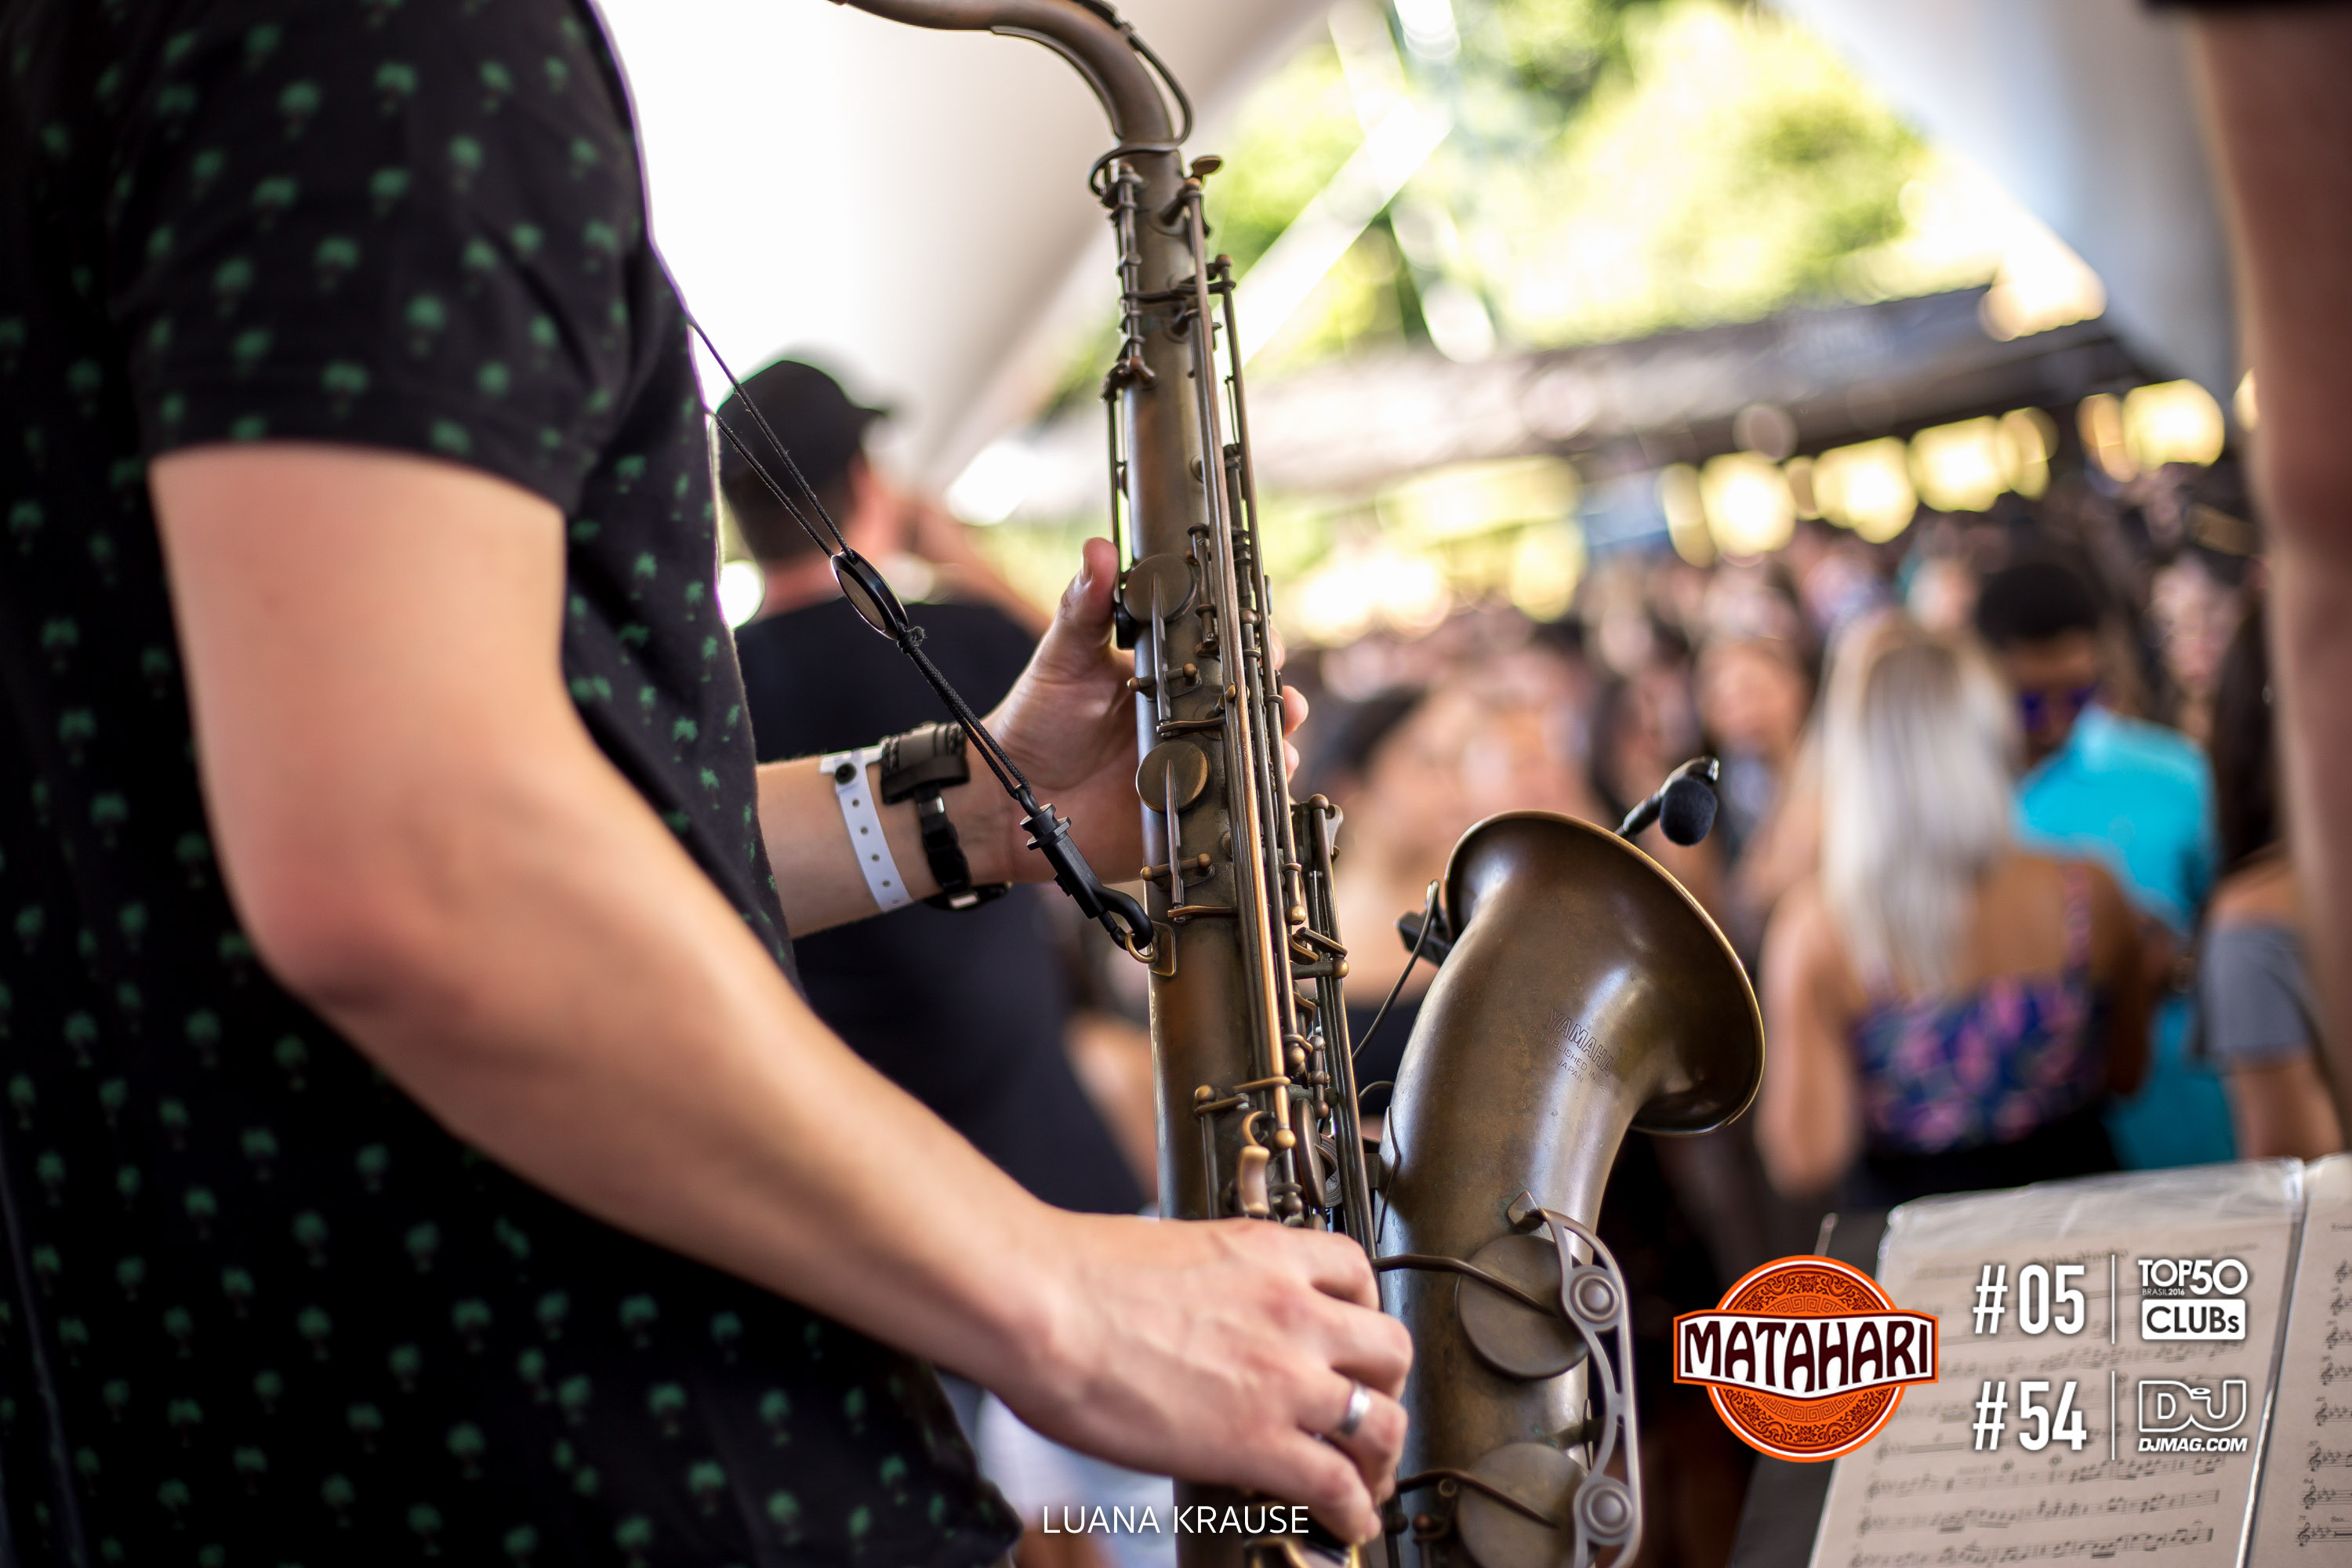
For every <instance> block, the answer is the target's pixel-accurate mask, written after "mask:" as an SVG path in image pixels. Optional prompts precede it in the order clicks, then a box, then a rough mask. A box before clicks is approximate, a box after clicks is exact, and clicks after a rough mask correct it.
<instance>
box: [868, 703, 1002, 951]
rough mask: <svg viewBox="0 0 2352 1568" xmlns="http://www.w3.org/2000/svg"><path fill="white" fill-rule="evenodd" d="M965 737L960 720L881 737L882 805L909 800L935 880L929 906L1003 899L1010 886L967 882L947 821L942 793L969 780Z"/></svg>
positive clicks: (963, 906)
mask: <svg viewBox="0 0 2352 1568" xmlns="http://www.w3.org/2000/svg"><path fill="white" fill-rule="evenodd" d="M965 739H966V737H965V735H964V730H963V726H962V725H961V724H925V725H923V726H921V727H920V728H919V729H914V730H909V731H907V732H906V733H905V734H903V735H893V736H891V737H890V738H889V739H888V740H887V741H884V742H882V774H881V784H882V788H881V795H882V804H883V805H898V803H899V802H900V801H902V800H911V801H913V802H914V803H915V821H916V823H917V825H918V826H919V827H920V828H921V829H922V835H923V857H924V858H925V859H926V860H928V861H929V862H930V868H931V877H932V879H934V880H936V881H937V882H938V883H939V885H940V890H939V891H938V892H936V893H934V894H932V895H931V896H930V897H929V898H928V899H925V900H923V901H924V902H925V903H927V904H929V905H930V906H931V907H932V908H934V909H940V910H970V909H977V908H979V907H980V906H981V905H982V904H984V903H987V902H989V901H990V900H994V899H1001V898H1003V896H1004V895H1005V893H1006V892H1007V891H1009V890H1010V889H1011V887H1012V884H1011V883H1009V882H994V883H990V884H987V885H985V886H981V887H974V886H973V885H972V880H971V862H970V861H969V860H967V859H966V858H964V852H963V842H962V840H961V838H959V837H957V835H956V830H955V824H954V823H952V822H950V821H949V820H948V803H947V795H946V792H947V791H948V790H950V789H951V788H953V787H954V786H956V785H957V784H968V783H970V782H971V759H969V758H968V757H966V756H965V755H964V743H965Z"/></svg>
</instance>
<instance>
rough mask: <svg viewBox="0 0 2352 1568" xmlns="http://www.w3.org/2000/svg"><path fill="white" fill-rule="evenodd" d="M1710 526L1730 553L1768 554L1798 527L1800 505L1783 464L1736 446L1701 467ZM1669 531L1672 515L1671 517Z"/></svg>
mask: <svg viewBox="0 0 2352 1568" xmlns="http://www.w3.org/2000/svg"><path fill="white" fill-rule="evenodd" d="M1698 490H1699V505H1700V507H1701V509H1702V510H1704V511H1705V513H1706V527H1707V531H1708V533H1710V534H1711V535H1712V536H1713V537H1714V540H1715V546H1716V548H1717V550H1719V551H1721V552H1723V553H1724V554H1726V555H1750V556H1753V555H1765V554H1769V553H1770V552H1773V551H1775V550H1778V549H1780V547H1781V546H1782V545H1784V544H1786V543H1788V542H1789V537H1790V534H1792V533H1793V532H1795V531H1796V527H1797V507H1796V502H1795V500H1794V499H1793V498H1791V497H1790V494H1789V480H1788V477H1787V476H1786V475H1784V474H1782V473H1781V472H1780V465H1779V464H1778V463H1775V462H1774V461H1773V460H1772V459H1771V458H1768V457H1765V456H1764V455H1763V454H1762V453H1760V452H1730V453H1727V454H1725V455H1724V456H1722V457H1720V458H1713V459H1711V460H1710V461H1709V462H1708V463H1707V465H1706V468H1702V469H1700V470H1699V476H1698ZM1667 521H1668V526H1669V532H1671V531H1672V522H1673V520H1672V518H1669V519H1668V520H1667Z"/></svg>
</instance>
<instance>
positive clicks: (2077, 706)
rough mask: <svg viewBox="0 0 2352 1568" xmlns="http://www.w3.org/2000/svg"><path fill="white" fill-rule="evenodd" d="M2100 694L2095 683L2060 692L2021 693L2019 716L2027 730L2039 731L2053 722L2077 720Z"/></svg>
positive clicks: (2018, 708) (2019, 696)
mask: <svg viewBox="0 0 2352 1568" xmlns="http://www.w3.org/2000/svg"><path fill="white" fill-rule="evenodd" d="M2098 694H2099V688H2098V684H2097V683H2096V682H2093V683H2092V684H2091V685H2088V686H2075V687H2070V688H2068V689H2066V690H2063V691H2058V692H2050V691H2021V692H2019V693H2018V694H2017V710H2018V716H2019V717H2020V718H2021V719H2023V720H2024V721H2025V727H2026V729H2027V730H2029V731H2032V730H2039V729H2041V728H2042V726H2044V725H2046V724H2048V723H2050V722H2051V721H2053V720H2073V719H2074V718H2076V717H2077V716H2079V715H2080V714H2081V713H2082V711H2083V710H2084V709H2085V708H2087V707H2089V706H2090V705H2091V700H2092V699H2093V698H2095V697H2096V696H2097V695H2098Z"/></svg>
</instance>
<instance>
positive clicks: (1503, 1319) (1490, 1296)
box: [1454, 1236, 1585, 1383]
mask: <svg viewBox="0 0 2352 1568" xmlns="http://www.w3.org/2000/svg"><path fill="white" fill-rule="evenodd" d="M1470 1266H1471V1267H1472V1268H1476V1269H1479V1270H1481V1271H1482V1272H1485V1273H1487V1274H1491V1275H1493V1276H1494V1277H1495V1278H1496V1279H1501V1280H1503V1281H1505V1282H1506V1283H1507V1284H1511V1285H1516V1286H1517V1287H1518V1288H1519V1289H1522V1290H1524V1291H1526V1292H1527V1293H1528V1295H1530V1296H1533V1297H1535V1298H1537V1299H1538V1300H1543V1301H1557V1300H1559V1284H1560V1280H1559V1248H1557V1247H1554V1246H1553V1245H1552V1243H1551V1241H1550V1240H1549V1238H1548V1237H1536V1236H1504V1237H1496V1239H1494V1240H1493V1241H1490V1242H1488V1243H1487V1244H1486V1246H1484V1247H1480V1248H1479V1249H1478V1250H1477V1251H1476V1252H1475V1253H1474V1254H1472V1255H1471V1258H1470ZM1578 1282H1579V1283H1581V1281H1578ZM1454 1315H1455V1317H1456V1318H1457V1319H1459V1320H1460V1321H1461V1324H1462V1334H1463V1337H1464V1338H1465V1339H1466V1340H1468V1341H1469V1342H1470V1348H1471V1349H1472V1350H1474V1351H1475V1352H1477V1353H1478V1359H1479V1360H1480V1361H1483V1362H1485V1363H1486V1364H1487V1365H1488V1366H1490V1367H1492V1368H1494V1369H1495V1370H1496V1372H1498V1373H1502V1374H1503V1375H1504V1376H1505V1377H1512V1378H1517V1379H1520V1380H1522V1381H1524V1382H1528V1383H1533V1382H1537V1381H1539V1380H1541V1379H1543V1378H1548V1377H1557V1376H1559V1374H1560V1373H1564V1372H1566V1371H1568V1370H1569V1369H1570V1367H1573V1366H1575V1365H1576V1364H1577V1363H1580V1362H1581V1361H1582V1360H1583V1359H1584V1354H1585V1348H1584V1336H1583V1335H1582V1334H1580V1333H1579V1332H1578V1331H1577V1329H1576V1325H1575V1324H1573V1323H1571V1322H1570V1321H1568V1320H1567V1318H1566V1317H1564V1316H1563V1315H1562V1314H1561V1313H1559V1311H1557V1310H1554V1311H1550V1312H1538V1311H1536V1310H1534V1309H1533V1308H1531V1307H1529V1306H1528V1305H1527V1304H1526V1303H1525V1302H1523V1301H1517V1300H1513V1299H1511V1298H1510V1297H1508V1296H1506V1295H1504V1294H1503V1293H1502V1292H1501V1291H1499V1290H1496V1289H1490V1288H1488V1287H1487V1286H1485V1285H1482V1284H1480V1283H1479V1282H1478V1281H1477V1280H1475V1279H1466V1278H1465V1279H1457V1280H1455V1282H1454Z"/></svg>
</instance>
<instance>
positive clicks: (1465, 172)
mask: <svg viewBox="0 0 2352 1568" xmlns="http://www.w3.org/2000/svg"><path fill="white" fill-rule="evenodd" d="M1454 12H1455V16H1456V20H1457V26H1458V28H1459V31H1460V35H1461V47H1460V49H1459V51H1458V53H1456V54H1455V55H1454V57H1453V58H1450V59H1447V60H1444V61H1431V60H1423V59H1419V58H1414V57H1412V55H1411V54H1410V53H1409V52H1408V51H1406V50H1405V49H1404V48H1403V47H1402V43H1399V44H1398V45H1397V46H1396V52H1397V57H1398V58H1399V59H1400V61H1402V64H1403V66H1404V68H1405V76H1406V79H1408V80H1409V82H1410V84H1411V88H1412V92H1413V94H1414V96H1415V98H1416V99H1417V100H1419V101H1421V102H1423V103H1424V104H1426V105H1428V106H1430V107H1432V108H1436V109H1441V110H1444V112H1445V113H1446V114H1447V115H1448V116H1449V118H1450V119H1451V120H1452V121H1453V123H1454V132H1453V133H1452V134H1451V135H1450V136H1449V137H1448V139H1447V141H1446V142H1445V143H1444V145H1443V146H1441V147H1440V149H1439V150H1438V152H1437V153H1436V154H1434V155H1433V157H1432V158H1431V159H1430V161H1429V163H1427V164H1426V165H1424V167H1423V169H1422V171H1421V172H1420V174H1417V175H1416V176H1415V177H1414V178H1413V180H1412V182H1411V183H1410V184H1408V185H1407V186H1406V188H1405V190H1404V192H1403V193H1402V194H1401V195H1400V197H1399V199H1398V202H1397V204H1396V208H1397V209H1402V208H1406V207H1408V206H1414V205H1418V206H1419V207H1420V208H1421V210H1422V211H1423V212H1424V213H1430V212H1433V213H1437V214H1441V215H1444V216H1446V217H1448V218H1450V220H1451V224H1452V226H1453V228H1454V233H1455V235H1456V236H1457V237H1458V238H1457V239H1456V240H1455V241H1454V242H1453V243H1452V244H1451V245H1450V247H1449V249H1448V255H1447V258H1446V260H1445V262H1444V273H1445V275H1446V276H1447V277H1448V278H1450V279H1452V280H1453V281H1455V282H1458V283H1461V284H1463V285H1465V286H1467V287H1469V288H1471V289H1474V290H1475V292H1476V293H1477V294H1478V295H1479V296H1480V297H1481V298H1482V299H1483V300H1485V301H1486V305H1487V308H1488V310H1489V312H1490V314H1491V315H1492V316H1493V317H1494V318H1495V320H1496V325H1497V326H1498V328H1499V329H1500V331H1501V337H1502V341H1503V342H1505V343H1506V344H1517V345H1519V346H1526V347H1548V346H1552V345H1557V344H1562V343H1571V342H1593V341H1601V340H1607V339H1614V338H1626V337H1636V336H1641V335H1643V334H1646V333H1649V332H1654V331H1664V330H1669V329H1673V328H1677V327H1688V326H1698V325H1704V324H1706V323H1710V322H1715V321H1736V320H1748V319H1753V318H1755V317H1758V316H1762V315H1766V314H1769V313H1770V312H1772V311H1774V310H1780V309H1782V308H1784V307H1786V306H1789V305H1790V304H1796V303H1803V302H1811V301H1817V300H1832V299H1834V298H1837V297H1839V294H1840V289H1839V285H1840V282H1841V280H1842V279H1846V278H1849V277H1850V276H1851V274H1852V269H1851V267H1850V266H1849V265H1848V263H1849V261H1850V258H1853V256H1855V255H1856V254H1857V253H1860V252H1864V251H1866V250H1869V249H1870V248H1872V247H1877V246H1881V245H1883V244H1885V242H1887V241H1889V240H1890V239H1893V238H1895V237H1896V236H1897V235H1898V234H1899V233H1900V232H1901V230H1902V228H1903V223H1904V220H1903V215H1902V209H1901V205H1900V202H1899V197H1900V194H1901V192H1902V189H1903V187H1904V185H1905V184H1906V182H1908V181H1910V180H1911V179H1913V178H1914V177H1916V175H1917V174H1919V173H1920V171H1921V170H1922V169H1923V167H1924V166H1925V165H1926V163H1927V161H1928V159H1929V157H1930V156H1931V155H1930V153H1928V151H1927V148H1926V147H1925V146H1924V145H1923V144H1922V143H1921V142H1919V140H1918V139H1917V138H1916V136H1915V135H1914V134H1913V133H1912V132H1910V131H1909V130H1908V129H1907V128H1906V126H1905V125H1904V124H1903V123H1902V122H1901V121H1899V120H1898V119H1896V118H1895V115H1894V114H1893V112H1892V111H1891V110H1888V109H1887V108H1886V106H1885V104H1884V103H1883V102H1882V101H1880V100H1878V99H1877V98H1876V97H1875V95H1874V94H1873V93H1872V92H1871V91H1870V89H1867V88H1866V87H1865V86H1864V85H1863V84H1862V83H1861V82H1859V81H1858V80H1857V79H1855V78H1854V77H1853V73H1852V72H1851V71H1850V70H1848V69H1847V68H1846V67H1845V65H1844V64H1843V61H1841V60H1840V59H1839V58H1837V57H1836V56H1834V55H1833V54H1832V53H1831V52H1830V50H1829V49H1828V48H1827V47H1824V46H1823V45H1822V43H1820V42H1819V41H1818V40H1817V39H1815V38H1814V37H1811V35H1810V34H1808V33H1806V32H1804V31H1803V30H1802V29H1801V28H1799V27H1798V26H1795V25H1794V24H1792V23H1790V22H1789V21H1787V20H1785V19H1783V18H1780V17H1778V16H1773V15H1771V14H1769V13H1767V12H1762V11H1759V10H1757V9H1755V8H1753V7H1752V6H1748V5H1738V4H1734V3H1731V0H1454ZM1358 75H1359V77H1360V76H1361V71H1360V70H1359V71H1358ZM1354 88H1355V89H1354V90H1351V83H1350V79H1349V69H1348V68H1346V67H1344V66H1343V64H1342V61H1341V58H1340V55H1339V50H1338V49H1337V48H1336V47H1334V46H1333V45H1332V44H1331V43H1330V42H1328V41H1318V43H1316V44H1315V45H1313V46H1311V47H1307V49H1305V50H1303V51H1301V53H1300V54H1299V56H1298V57H1297V58H1294V59H1293V60H1292V61H1290V62H1289V63H1288V64H1287V65H1286V66H1285V67H1284V68H1282V69H1281V70H1280V71H1279V72H1277V73H1276V75H1275V76H1274V77H1273V78H1272V79H1269V80H1268V81H1267V82H1266V83H1265V84H1264V85H1263V86H1262V87H1261V88H1260V89H1258V90H1257V91H1256V92H1255V94H1254V95H1253V98H1252V100H1251V101H1250V103H1249V104H1248V106H1247V107H1246V108H1245V109H1244V112H1243V114H1242V116H1241V119H1240V121H1239V123H1238V126H1237V130H1236V132H1235V133H1234V135H1233V136H1232V137H1231V138H1230V139H1229V140H1228V142H1227V146H1228V147H1229V148H1230V155H1229V157H1228V160H1227V163H1226V167H1225V169H1224V171H1223V173H1221V174H1218V175H1217V176H1216V177H1215V178H1214V179H1213V181H1212V182H1211V183H1210V187H1209V188H1210V193H1211V202H1210V216H1211V219H1212V222H1213V224H1214V225H1215V226H1216V230H1217V235H1216V244H1217V246H1218V247H1219V248H1221V249H1223V250H1225V251H1227V252H1228V253H1230V254H1231V255H1232V256H1233V258H1234V261H1235V263H1236V264H1237V265H1238V266H1240V267H1241V268H1244V270H1246V268H1247V267H1248V265H1249V264H1250V263H1251V262H1252V261H1254V260H1255V259H1256V258H1257V257H1258V256H1260V255H1262V254H1264V252H1265V249H1266V247H1269V246H1270V245H1272V244H1273V242H1274V241H1275V239H1276V237H1279V236H1280V234H1281V233H1282V231H1283V230H1284V229H1285V228H1286V226H1288V225H1289V223H1290V222H1291V221H1292V220H1293V219H1294V218H1296V217H1297V215H1298V213H1299V212H1300V211H1301V210H1302V209H1303V208H1304V207H1305V206H1306V205H1307V202H1308V201H1310V200H1311V199H1312V198H1313V197H1314V195H1315V194H1316V193H1317V192H1318V191H1319V190H1321V189H1322V188H1323V186H1324V184H1326V183H1327V182H1328V180H1329V178H1330V176H1331V174H1333V173H1335V172H1336V171H1337V170H1338V169H1339V166H1340V165H1341V164H1342V163H1345V162H1346V160H1347V158H1348V157H1349V154H1351V153H1353V152H1354V150H1355V149H1356V147H1357V146H1358V145H1359V144H1360V142H1361V141H1362V139H1363V135H1364V132H1365V127H1364V125H1363V124H1362V123H1361V115H1362V112H1363V111H1364V110H1365V109H1366V105H1365V103H1364V101H1363V100H1362V95H1361V83H1360V81H1358V82H1357V83H1356V84H1354ZM1393 216H1395V214H1394V212H1393V211H1392V212H1391V213H1389V214H1383V215H1382V216H1381V219H1380V220H1379V221H1378V222H1376V223H1375V224H1374V225H1373V226H1372V227H1371V228H1370V229H1368V230H1367V231H1366V233H1365V235H1364V237H1362V238H1361V239H1360V240H1359V241H1358V242H1357V244H1356V246H1355V247H1353V248H1352V249H1351V250H1350V251H1349V255H1348V257H1347V258H1346V259H1345V260H1344V261H1343V262H1342V263H1341V264H1340V265H1339V267H1337V268H1334V269H1333V271H1332V273H1331V275H1330V276H1329V277H1328V278H1327V279H1325V281H1324V283H1323V285H1322V287H1321V288H1320V289H1318V290H1317V292H1316V294H1315V296H1314V297H1313V298H1312V299H1311V300H1309V301H1308V302H1307V305H1306V306H1305V307H1304V308H1303V309H1302V310H1301V311H1300V312H1299V315H1298V317H1297V319H1294V321H1292V322H1291V323H1289V325H1288V326H1287V327H1286V329H1285V331H1283V333H1282V334H1281V336H1280V338H1279V339H1277V340H1276V345H1275V346H1274V348H1273V349H1271V350H1270V351H1269V354H1268V363H1267V367H1266V368H1268V369H1271V370H1276V371H1278V370H1280V369H1283V368H1286V367H1289V366H1293V365H1297V364H1301V363H1311V362H1313V361H1317V360H1320V359H1326V358H1330V357H1335V356H1338V355H1341V354H1345V353H1352V352H1359V351H1362V350H1366V349H1374V348H1379V347H1381V346H1384V345H1391V344H1404V343H1411V342H1418V341H1421V340H1422V339H1423V338H1424V337H1425V335H1426V334H1425V331H1424V330H1423V325H1422V321H1421V317H1420V294H1419V290H1420V289H1421V288H1422V287H1423V286H1425V285H1426V284H1427V283H1428V282H1430V281H1431V280H1432V279H1431V275H1430V273H1429V271H1428V268H1427V266H1426V265H1425V264H1423V262H1422V258H1420V257H1419V255H1418V253H1416V265H1414V266H1407V265H1405V264H1404V262H1403V258H1402V254H1401V252H1400V247H1399V246H1398V244H1397V241H1396V239H1395V229H1394V226H1393V224H1392V223H1391V218H1392V217H1393Z"/></svg>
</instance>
